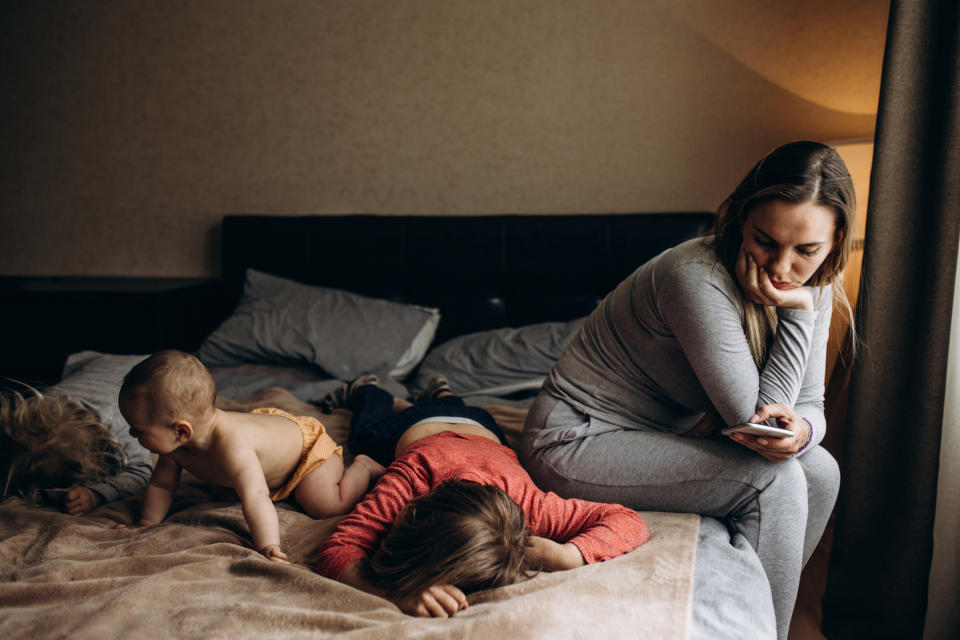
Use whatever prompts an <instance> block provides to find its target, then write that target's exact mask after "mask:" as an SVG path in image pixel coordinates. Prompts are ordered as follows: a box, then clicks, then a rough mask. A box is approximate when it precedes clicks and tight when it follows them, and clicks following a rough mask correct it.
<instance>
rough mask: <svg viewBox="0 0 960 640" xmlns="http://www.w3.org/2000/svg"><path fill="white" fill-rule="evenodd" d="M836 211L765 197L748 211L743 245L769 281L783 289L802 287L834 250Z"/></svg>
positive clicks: (814, 205)
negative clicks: (764, 271)
mask: <svg viewBox="0 0 960 640" xmlns="http://www.w3.org/2000/svg"><path fill="white" fill-rule="evenodd" d="M836 226H837V225H836V214H835V213H834V211H833V210H832V209H830V208H828V207H824V206H821V205H817V204H813V203H810V202H805V203H800V204H798V203H796V202H787V201H784V200H775V199H774V200H765V201H763V202H761V203H760V204H757V205H756V206H754V207H753V209H751V210H750V213H748V214H747V219H746V220H745V221H744V224H743V248H744V250H745V251H746V252H747V253H748V254H750V255H751V256H753V259H754V261H756V263H757V266H758V267H763V268H765V269H766V271H767V274H768V275H769V277H770V283H771V284H772V285H773V286H774V287H776V288H777V289H779V290H781V291H784V290H787V289H796V288H797V287H801V286H803V285H804V284H806V282H807V281H808V280H809V279H810V278H811V277H812V276H813V274H814V273H816V271H817V269H819V268H820V265H821V264H823V261H824V260H826V259H827V256H828V255H830V251H832V250H833V243H834V238H835V237H836Z"/></svg>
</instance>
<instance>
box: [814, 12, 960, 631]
mask: <svg viewBox="0 0 960 640" xmlns="http://www.w3.org/2000/svg"><path fill="white" fill-rule="evenodd" d="M958 42H960V2H958V1H957V0H912V1H897V0H893V2H892V4H891V10H890V21H889V25H888V27H887V44H886V52H885V54H884V62H883V76H882V83H881V90H880V104H879V109H878V113H877V133H876V137H875V146H874V159H873V160H874V162H873V171H872V177H871V181H870V200H869V213H868V215H867V231H866V251H865V254H864V264H863V279H862V281H861V286H862V289H861V294H860V301H859V304H858V309H857V315H858V319H859V328H860V331H861V334H860V337H861V339H862V340H863V343H864V345H865V348H863V349H862V351H861V354H860V357H859V360H858V361H857V363H856V364H855V365H854V369H853V373H852V377H851V381H850V397H849V413H848V416H847V423H846V426H845V430H844V445H843V451H844V457H843V461H842V465H841V472H842V474H843V475H842V482H841V492H840V499H839V503H838V510H837V522H836V531H835V538H834V542H833V548H832V551H831V555H830V571H829V577H828V583H827V591H826V596H825V599H824V633H825V634H826V636H827V637H829V638H831V640H834V639H845V638H857V639H859V638H897V639H898V640H899V639H902V638H919V637H921V635H922V633H923V621H924V613H925V610H926V602H927V580H928V577H929V571H930V560H931V554H932V547H933V519H934V511H935V507H936V491H937V471H938V466H939V453H940V431H941V424H942V419H943V415H942V414H943V399H944V388H945V387H944V385H945V379H946V354H947V346H948V342H949V338H950V313H951V304H952V301H953V290H954V277H955V273H956V266H957V241H958V233H960V184H958V183H960V90H958V84H960V74H958V67H960V59H958ZM958 535H960V532H958ZM958 604H960V600H958Z"/></svg>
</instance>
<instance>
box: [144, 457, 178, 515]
mask: <svg viewBox="0 0 960 640" xmlns="http://www.w3.org/2000/svg"><path fill="white" fill-rule="evenodd" d="M179 484H180V465H179V464H178V463H177V461H176V460H174V459H173V458H171V457H170V456H166V455H161V456H159V457H158V458H157V466H156V467H155V468H154V470H153V475H152V476H150V482H148V483H147V489H146V491H145V492H144V494H143V510H142V511H141V513H140V523H139V524H140V526H141V527H146V526H149V525H152V524H157V523H158V522H162V521H163V519H164V518H166V517H167V511H169V510H170V503H171V502H173V493H174V492H175V491H176V490H177V486H179Z"/></svg>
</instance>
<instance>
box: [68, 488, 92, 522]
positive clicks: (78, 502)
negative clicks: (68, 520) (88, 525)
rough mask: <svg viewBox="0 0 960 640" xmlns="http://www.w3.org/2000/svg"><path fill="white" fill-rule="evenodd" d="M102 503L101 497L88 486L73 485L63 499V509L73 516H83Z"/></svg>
mask: <svg viewBox="0 0 960 640" xmlns="http://www.w3.org/2000/svg"><path fill="white" fill-rule="evenodd" d="M99 504H100V498H99V497H98V496H97V494H95V493H94V492H93V491H91V490H90V489H87V488H86V487H80V486H76V487H71V488H70V490H69V491H67V495H66V496H65V497H64V499H63V509H64V511H66V512H67V513H69V514H70V515H72V516H82V515H84V514H85V513H87V512H89V511H90V510H91V509H93V508H94V507H96V506H97V505H99Z"/></svg>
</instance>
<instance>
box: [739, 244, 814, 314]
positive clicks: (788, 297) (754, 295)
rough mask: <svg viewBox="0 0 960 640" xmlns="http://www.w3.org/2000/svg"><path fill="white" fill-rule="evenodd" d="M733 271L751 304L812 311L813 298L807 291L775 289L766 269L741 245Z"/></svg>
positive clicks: (800, 289) (798, 288) (796, 288)
mask: <svg viewBox="0 0 960 640" xmlns="http://www.w3.org/2000/svg"><path fill="white" fill-rule="evenodd" d="M734 270H735V272H736V275H737V280H738V281H739V282H740V287H741V288H742V289H743V293H744V295H745V296H746V297H747V299H748V300H750V301H751V302H755V303H757V304H761V305H764V306H767V307H782V308H784V309H803V310H805V311H812V310H813V296H811V295H810V292H809V291H807V290H806V289H804V288H803V287H795V288H793V289H777V288H776V287H775V286H773V283H772V282H771V281H770V274H769V273H768V272H767V270H766V268H764V267H761V266H759V265H758V264H757V261H756V260H755V259H754V257H753V256H752V255H751V254H750V253H749V252H747V250H746V249H745V248H744V247H743V246H742V245H741V247H740V253H739V254H737V262H736V265H734Z"/></svg>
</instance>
